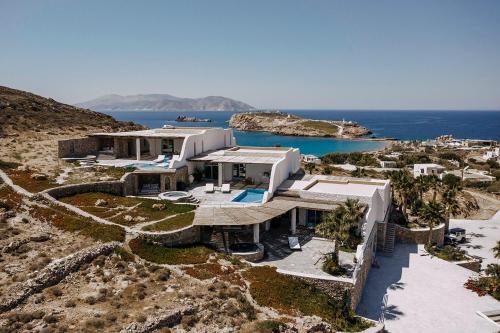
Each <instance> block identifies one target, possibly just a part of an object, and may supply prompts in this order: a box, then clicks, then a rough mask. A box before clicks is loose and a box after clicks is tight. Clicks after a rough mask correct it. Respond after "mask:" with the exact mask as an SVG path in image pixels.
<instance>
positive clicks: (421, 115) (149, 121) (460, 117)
mask: <svg viewBox="0 0 500 333" xmlns="http://www.w3.org/2000/svg"><path fill="white" fill-rule="evenodd" d="M281 111H285V112H289V113H291V114H295V115H298V116H301V117H308V118H311V119H324V120H342V119H345V120H352V121H355V122H357V123H359V124H360V125H362V126H365V127H367V128H368V129H370V130H371V131H372V132H373V135H374V136H375V137H379V138H395V139H398V140H426V139H434V138H436V137H437V136H440V135H445V134H451V135H453V136H454V137H456V138H461V139H465V138H470V139H493V140H500V131H499V130H498V128H499V127H500V126H499V124H500V112H495V111H476V110H470V111H434V112H430V111H395V110H392V111H362V110H355V111H354V110H351V111H347V110H321V111H318V110H312V109H309V110H300V109H294V110H292V109H287V110H285V109H282V110H281ZM100 112H103V113H106V114H109V115H112V116H114V117H115V118H116V119H118V120H123V121H134V122H137V123H139V124H142V125H144V126H148V127H150V128H158V127H162V126H163V125H166V124H170V125H175V126H179V127H186V126H189V127H228V121H229V118H230V117H231V115H232V114H234V113H238V112H236V111H100ZM242 112H244V111H242ZM179 115H185V116H194V117H198V118H209V119H211V120H212V122H208V123H203V122H199V123H195V122H193V123H179V122H176V121H175V118H176V117H177V116H179ZM470 124H474V125H470ZM234 133H235V137H236V140H237V143H238V144H240V145H257V146H266V145H267V146H269V145H281V146H289V147H297V148H299V149H300V151H301V153H303V154H314V155H318V156H322V155H324V154H326V153H329V152H352V151H373V150H379V149H383V147H384V143H383V142H374V141H362V140H361V141H360V140H355V139H354V140H349V139H332V138H311V137H300V136H280V135H274V134H271V133H266V132H243V131H238V130H235V131H234Z"/></svg>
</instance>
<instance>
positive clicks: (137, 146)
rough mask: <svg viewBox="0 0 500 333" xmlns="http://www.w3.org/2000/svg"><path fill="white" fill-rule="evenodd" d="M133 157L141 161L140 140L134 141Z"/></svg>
mask: <svg viewBox="0 0 500 333" xmlns="http://www.w3.org/2000/svg"><path fill="white" fill-rule="evenodd" d="M135 155H136V156H137V160H138V161H140V160H141V138H137V139H135Z"/></svg>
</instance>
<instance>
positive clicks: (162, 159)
mask: <svg viewBox="0 0 500 333" xmlns="http://www.w3.org/2000/svg"><path fill="white" fill-rule="evenodd" d="M164 160H165V155H158V158H157V159H156V160H153V162H155V163H161V162H163V161H164Z"/></svg>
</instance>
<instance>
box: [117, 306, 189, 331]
mask: <svg viewBox="0 0 500 333" xmlns="http://www.w3.org/2000/svg"><path fill="white" fill-rule="evenodd" d="M195 311H196V309H195V308H193V307H188V308H184V309H181V310H172V311H168V312H166V313H163V314H161V315H159V316H156V317H154V318H151V319H149V320H147V321H145V322H143V323H139V322H135V323H132V324H130V325H128V326H127V327H126V328H125V329H124V330H122V331H121V332H122V333H149V332H153V331H154V330H157V329H159V328H163V327H172V326H175V325H178V324H179V323H180V322H181V319H182V316H184V315H190V314H193V313H194V312H195Z"/></svg>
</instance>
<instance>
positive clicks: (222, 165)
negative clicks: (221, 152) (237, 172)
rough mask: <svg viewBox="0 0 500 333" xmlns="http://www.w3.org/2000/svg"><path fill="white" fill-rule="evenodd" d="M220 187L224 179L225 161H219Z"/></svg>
mask: <svg viewBox="0 0 500 333" xmlns="http://www.w3.org/2000/svg"><path fill="white" fill-rule="evenodd" d="M218 170H219V175H218V177H219V187H221V186H222V182H223V181H224V164H223V163H219V168H218Z"/></svg>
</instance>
